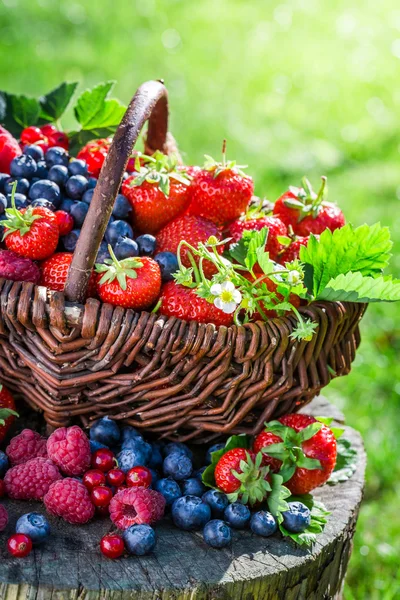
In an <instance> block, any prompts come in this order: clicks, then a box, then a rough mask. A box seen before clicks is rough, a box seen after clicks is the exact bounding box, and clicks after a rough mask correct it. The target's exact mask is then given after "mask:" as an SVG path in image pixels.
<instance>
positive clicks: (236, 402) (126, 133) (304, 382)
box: [0, 82, 366, 442]
mask: <svg viewBox="0 0 400 600" xmlns="http://www.w3.org/2000/svg"><path fill="white" fill-rule="evenodd" d="M166 115H167V102H166V91H165V88H164V87H163V86H162V85H161V84H160V83H158V82H151V83H149V84H145V85H144V86H142V88H140V89H139V90H138V92H137V94H136V95H135V98H134V99H133V101H132V102H131V104H130V106H129V108H128V110H127V114H126V115H125V117H124V120H123V122H122V124H121V127H120V128H119V130H118V132H117V133H116V135H115V138H114V142H113V145H112V147H111V149H110V153H109V155H108V158H107V160H106V162H105V165H104V167H103V170H102V173H101V175H100V178H99V183H98V185H97V187H96V192H95V195H94V196H93V200H92V203H91V206H90V209H89V213H88V217H87V219H86V221H85V224H84V226H83V230H82V234H81V236H80V239H79V242H78V245H77V249H76V251H75V255H74V261H73V263H72V266H71V269H70V275H69V279H68V284H67V287H66V292H65V294H62V293H58V292H49V291H48V290H46V289H45V288H43V287H39V286H34V285H33V284H29V283H20V282H12V281H5V280H1V279H0V294H1V301H0V380H2V381H3V382H4V383H5V384H6V385H7V386H8V387H10V388H11V389H13V390H15V391H17V392H19V393H21V395H22V396H23V397H24V398H25V400H26V402H28V403H29V404H30V405H31V406H32V407H34V408H36V409H39V410H42V411H43V412H44V416H45V418H46V421H47V422H48V423H49V425H51V426H53V427H57V426H61V425H66V424H68V423H70V422H71V421H73V420H74V419H76V418H77V417H79V418H80V419H81V420H82V422H83V424H84V425H88V424H89V423H90V422H91V421H92V420H93V419H95V418H97V417H99V416H102V415H106V414H108V415H112V416H114V418H116V419H118V420H124V422H126V423H129V424H131V425H133V426H135V427H138V428H140V429H145V430H147V431H151V432H154V433H155V434H157V435H158V436H164V437H166V438H168V439H171V440H181V441H187V440H193V441H199V442H205V441H209V440H212V439H214V438H217V437H218V436H219V435H221V434H228V433H238V432H247V433H257V432H258V431H259V430H260V429H261V428H262V426H263V423H264V422H265V421H266V420H270V419H271V418H274V417H278V416H280V415H283V414H286V413H289V412H293V411H296V410H298V409H299V408H300V407H301V406H302V405H304V404H305V403H307V402H309V401H310V400H311V399H312V398H313V397H314V396H315V395H316V394H318V393H319V391H320V389H321V388H322V387H324V386H325V385H327V384H328V383H329V381H330V380H331V379H332V378H333V377H336V376H339V375H345V374H347V373H348V372H349V370H350V367H351V363H352V361H353V360H354V357H355V352H356V348H357V346H358V344H359V342H360V337H359V329H358V324H359V321H360V319H361V317H362V315H363V313H364V311H365V308H366V307H365V305H363V304H353V303H329V302H325V303H313V304H311V305H309V306H307V307H304V308H302V309H301V310H300V312H302V314H304V316H306V317H308V318H310V319H311V320H313V321H314V322H316V323H317V324H318V327H317V330H316V333H315V334H314V336H313V338H312V340H311V341H309V342H304V341H303V342H297V341H295V340H292V339H291V338H290V333H291V331H292V330H293V329H294V328H295V326H296V318H295V317H294V316H293V317H292V316H290V315H289V316H287V317H283V318H276V319H270V320H268V321H267V322H265V323H261V322H257V323H250V324H247V325H244V326H242V327H236V326H233V327H229V328H226V327H219V328H216V327H215V326H214V325H211V324H209V325H203V324H198V323H196V322H183V321H180V320H178V319H175V318H167V317H163V316H160V315H156V314H149V313H146V312H142V313H140V314H139V313H135V312H134V311H131V310H126V309H122V308H119V307H113V306H110V305H108V304H102V303H100V302H98V301H97V300H93V299H89V300H88V301H87V302H86V303H85V304H83V303H82V297H83V296H84V292H85V290H86V286H87V282H88V278H89V276H90V271H91V268H92V266H93V262H94V261H95V256H96V254H97V249H98V246H99V244H100V241H101V239H102V238H103V235H104V230H105V227H106V225H107V222H108V218H109V215H110V213H111V210H112V206H113V201H114V198H115V196H116V194H117V193H118V190H119V186H120V181H121V177H122V174H123V172H124V169H125V165H126V161H127V160H128V157H129V154H130V152H131V149H132V146H133V144H134V142H135V141H136V138H137V135H138V134H139V132H140V130H141V128H142V126H143V123H144V122H145V121H146V120H147V119H150V120H149V131H148V136H147V146H146V149H147V151H148V152H149V151H153V150H155V149H156V148H160V149H162V150H163V151H165V152H168V151H169V150H170V149H171V148H172V146H173V144H172V143H171V141H170V139H169V137H168V136H167V121H166Z"/></svg>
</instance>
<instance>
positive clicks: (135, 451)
mask: <svg viewBox="0 0 400 600" xmlns="http://www.w3.org/2000/svg"><path fill="white" fill-rule="evenodd" d="M117 460H118V464H119V468H120V469H122V471H123V472H124V473H127V472H128V471H130V469H133V467H139V466H145V465H146V454H145V452H144V450H143V449H140V448H124V449H123V450H121V452H120V453H119V454H118V455H117Z"/></svg>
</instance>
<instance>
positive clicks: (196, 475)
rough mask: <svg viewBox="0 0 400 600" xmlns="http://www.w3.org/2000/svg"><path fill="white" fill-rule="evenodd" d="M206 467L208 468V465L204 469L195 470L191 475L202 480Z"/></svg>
mask: <svg viewBox="0 0 400 600" xmlns="http://www.w3.org/2000/svg"><path fill="white" fill-rule="evenodd" d="M207 466H208V465H206V466H205V467H200V469H197V470H196V471H195V472H194V473H193V476H194V477H197V479H202V477H203V473H204V471H205V470H206V469H207Z"/></svg>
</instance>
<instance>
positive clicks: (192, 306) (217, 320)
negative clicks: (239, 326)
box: [160, 281, 233, 327]
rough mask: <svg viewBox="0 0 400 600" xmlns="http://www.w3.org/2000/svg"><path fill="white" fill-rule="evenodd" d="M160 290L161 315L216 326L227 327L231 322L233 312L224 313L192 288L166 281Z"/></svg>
mask: <svg viewBox="0 0 400 600" xmlns="http://www.w3.org/2000/svg"><path fill="white" fill-rule="evenodd" d="M161 292H162V293H161V306H160V313H161V314H162V315H166V316H167V317H177V318H178V319H182V320H184V321H197V322H198V323H214V325H216V326H217V327H219V326H220V325H225V326H226V327H229V326H230V325H232V323H233V314H226V313H224V312H223V311H222V310H220V309H219V308H216V306H214V304H211V303H210V302H207V300H205V298H200V296H198V295H197V294H196V292H195V291H194V290H193V289H192V288H188V287H185V286H183V285H179V284H178V283H175V281H168V283H165V284H164V285H163V288H162V291H161Z"/></svg>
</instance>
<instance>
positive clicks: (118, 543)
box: [100, 533, 125, 558]
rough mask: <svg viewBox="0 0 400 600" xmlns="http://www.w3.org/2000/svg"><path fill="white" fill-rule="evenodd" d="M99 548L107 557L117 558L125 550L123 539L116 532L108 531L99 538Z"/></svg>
mask: <svg viewBox="0 0 400 600" xmlns="http://www.w3.org/2000/svg"><path fill="white" fill-rule="evenodd" d="M100 550H101V552H102V553H103V554H104V556H107V558H119V557H120V556H122V555H123V553H124V550H125V546H124V540H123V539H122V537H121V536H120V535H117V534H116V533H109V534H107V535H105V536H104V537H103V538H101V541H100Z"/></svg>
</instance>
